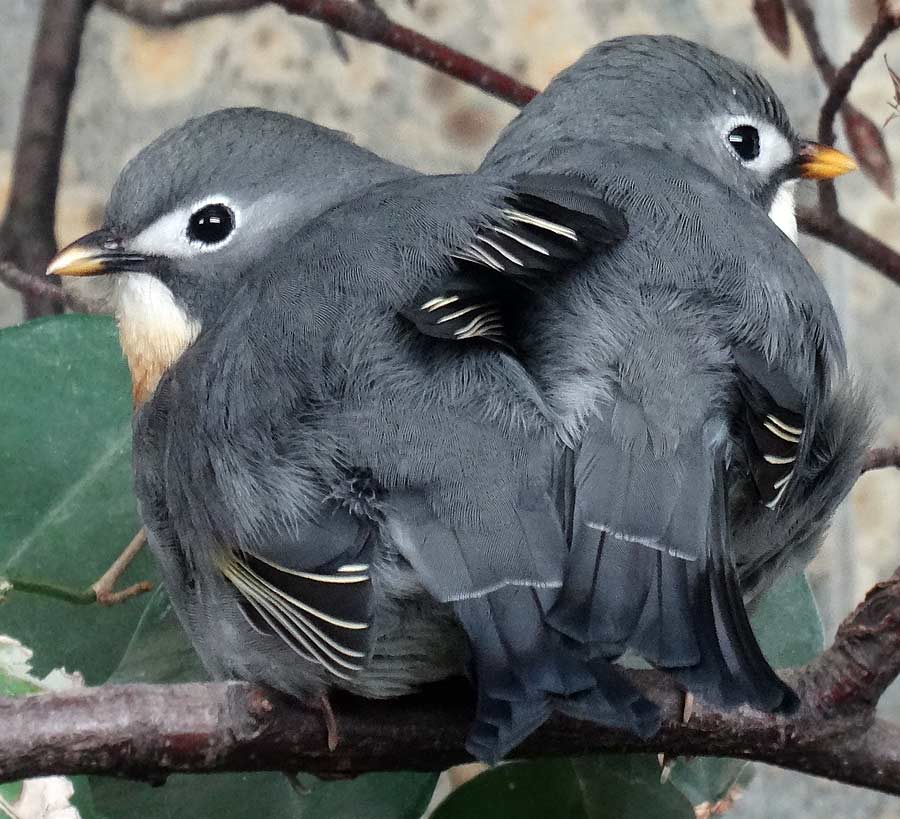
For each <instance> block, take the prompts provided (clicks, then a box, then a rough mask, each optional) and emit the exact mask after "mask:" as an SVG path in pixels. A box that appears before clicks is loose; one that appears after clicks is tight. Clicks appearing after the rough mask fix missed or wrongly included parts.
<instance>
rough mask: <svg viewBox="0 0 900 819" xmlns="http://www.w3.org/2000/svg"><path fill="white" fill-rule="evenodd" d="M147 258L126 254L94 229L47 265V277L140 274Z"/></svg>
mask: <svg viewBox="0 0 900 819" xmlns="http://www.w3.org/2000/svg"><path fill="white" fill-rule="evenodd" d="M146 263H147V259H146V257H144V256H141V255H140V254H137V253H129V252H127V251H126V250H124V249H123V247H122V242H121V241H120V240H119V239H117V238H116V237H115V236H113V235H112V234H111V233H110V232H109V231H107V230H95V231H94V232H93V233H88V234H87V236H82V237H81V238H80V239H77V240H76V241H74V242H72V244H70V245H68V246H67V247H64V248H63V249H62V250H60V251H59V253H57V254H56V255H55V256H54V257H53V258H52V259H51V260H50V264H49V265H47V275H48V276H100V275H102V274H104V273H125V272H127V271H129V270H132V271H140V270H141V269H142V268H143V267H144V265H146Z"/></svg>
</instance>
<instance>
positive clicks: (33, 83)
mask: <svg viewBox="0 0 900 819" xmlns="http://www.w3.org/2000/svg"><path fill="white" fill-rule="evenodd" d="M91 3H92V0H44V4H43V8H42V10H41V19H40V24H39V25H38V33H37V38H36V40H35V46H34V52H33V53H32V58H31V69H30V74H29V77H28V87H27V88H26V91H25V96H24V100H25V103H24V108H23V109H22V118H21V121H20V123H19V133H18V138H17V141H16V152H15V160H14V162H13V170H12V185H11V188H10V193H9V205H8V208H7V212H6V216H5V218H4V220H3V223H2V225H0V259H2V260H4V261H7V262H9V263H11V264H12V265H13V266H14V267H15V268H17V269H18V270H20V271H22V272H24V273H26V274H29V275H31V276H35V277H37V276H40V277H42V279H43V275H44V270H45V268H46V267H47V262H48V261H50V258H51V257H52V256H53V254H54V253H55V252H56V235H55V225H56V191H57V188H58V186H59V167H60V159H61V156H62V149H63V140H64V137H65V129H66V119H67V117H68V113H69V101H70V100H71V97H72V89H73V88H74V87H75V72H76V68H77V66H78V56H79V52H80V49H81V34H82V31H83V30H84V21H85V17H86V16H87V13H88V10H89V9H90V7H91ZM6 272H7V273H8V272H9V271H6ZM4 278H6V277H5V276H4ZM42 283H43V284H47V283H46V282H43V281H42ZM19 289H21V290H22V292H23V293H25V311H26V315H28V316H29V317H31V316H38V315H46V314H48V313H57V312H59V311H60V309H61V305H62V303H63V300H61V299H60V298H58V297H56V296H55V295H51V293H50V291H48V290H46V288H41V287H40V286H32V285H29V286H28V287H19ZM42 290H43V292H41V291H42Z"/></svg>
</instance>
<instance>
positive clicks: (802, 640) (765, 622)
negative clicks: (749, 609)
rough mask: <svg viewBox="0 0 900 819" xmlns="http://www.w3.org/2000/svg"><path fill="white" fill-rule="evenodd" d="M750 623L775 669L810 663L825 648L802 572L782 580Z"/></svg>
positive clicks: (776, 584)
mask: <svg viewBox="0 0 900 819" xmlns="http://www.w3.org/2000/svg"><path fill="white" fill-rule="evenodd" d="M750 619H751V622H752V624H753V631H754V632H755V633H756V637H757V639H758V640H759V644H760V645H761V646H762V649H763V651H764V652H765V655H766V657H767V658H768V660H769V662H770V663H771V664H772V665H773V666H774V667H775V668H790V667H792V666H797V665H803V664H804V663H808V662H809V661H810V660H812V659H813V657H815V656H816V655H817V654H819V653H820V652H821V651H822V648H823V647H824V645H825V632H824V630H823V628H822V618H821V617H820V616H819V609H818V607H817V606H816V599H815V597H813V593H812V589H811V588H810V585H809V581H808V580H807V579H806V575H805V574H803V573H802V572H800V573H798V574H792V575H788V576H786V577H782V578H780V579H779V580H778V581H777V582H776V583H775V584H774V585H773V586H772V588H771V589H769V590H768V591H767V592H766V593H765V594H764V595H762V597H760V599H759V602H758V603H757V604H756V605H755V606H754V611H753V616H752V617H751V618H750Z"/></svg>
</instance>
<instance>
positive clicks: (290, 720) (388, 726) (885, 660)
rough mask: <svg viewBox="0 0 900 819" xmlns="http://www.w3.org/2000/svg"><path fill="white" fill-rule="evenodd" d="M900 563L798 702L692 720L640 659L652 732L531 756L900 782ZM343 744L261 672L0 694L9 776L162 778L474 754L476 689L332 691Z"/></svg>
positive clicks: (326, 770) (594, 735) (556, 726)
mask: <svg viewBox="0 0 900 819" xmlns="http://www.w3.org/2000/svg"><path fill="white" fill-rule="evenodd" d="M898 625H900V569H898V571H897V572H896V573H895V574H894V576H893V577H892V578H891V579H890V580H888V581H885V582H884V583H880V584H878V585H877V586H876V587H875V588H874V589H872V591H870V592H869V594H868V595H867V596H866V599H865V601H864V602H863V603H862V604H860V606H859V607H858V608H857V609H856V611H854V612H853V613H852V614H851V615H850V616H849V617H848V618H847V620H845V622H844V623H843V624H842V625H841V627H840V629H839V630H838V634H837V637H836V639H835V643H834V644H833V645H832V646H831V648H829V649H828V650H827V651H826V652H824V653H823V654H822V655H821V656H820V657H819V658H817V659H816V660H814V661H813V662H812V663H810V664H809V665H808V666H806V667H805V668H803V669H800V670H798V671H794V672H788V673H787V674H786V676H787V677H788V679H789V680H790V681H791V682H792V683H793V684H794V685H795V686H796V688H797V691H798V693H799V695H800V697H801V706H800V708H799V710H798V711H797V713H796V714H794V715H793V716H790V717H785V716H776V715H771V714H763V713H761V712H758V711H753V710H751V709H749V708H741V709H736V710H731V711H726V710H721V709H716V708H712V707H709V706H706V705H703V704H702V703H698V704H697V705H696V706H695V708H694V712H693V714H692V716H691V718H690V720H689V721H688V722H687V723H684V722H683V721H682V708H683V694H682V693H681V692H680V691H679V690H678V689H677V688H675V687H674V686H673V685H672V682H671V680H670V679H669V678H668V677H666V676H665V675H664V674H661V673H659V672H655V671H629V672H627V673H628V674H629V676H630V677H631V678H632V680H633V681H634V682H635V683H636V684H637V685H638V686H640V687H641V689H642V690H643V691H644V692H645V693H646V694H647V696H649V697H650V698H651V699H652V700H654V701H655V702H656V703H658V704H659V706H660V708H661V709H662V712H663V717H664V721H663V727H662V729H661V730H660V732H659V733H658V734H657V735H656V736H654V737H652V738H651V739H649V740H641V739H638V738H636V737H634V736H631V735H630V734H627V733H624V732H622V731H619V730H613V729H608V728H603V727H600V726H596V725H591V724H587V723H576V722H575V721H573V720H570V719H566V718H564V717H555V718H554V719H552V720H551V721H550V722H549V723H548V724H547V725H545V726H544V727H543V728H541V729H540V730H539V731H538V732H536V733H535V734H534V735H533V736H532V737H531V738H530V739H529V740H527V742H526V743H525V744H524V745H523V746H522V747H521V748H520V749H519V751H518V753H517V755H520V756H538V755H540V756H545V755H548V754H584V753H598V752H604V751H612V752H616V753H637V752H657V753H658V752H664V753H667V754H670V755H679V756H681V755H704V756H709V755H713V756H732V757H737V758H742V759H752V760H758V761H761V762H768V763H771V764H775V765H780V766H782V767H786V768H792V769H794V770H798V771H803V772H805V773H810V774H815V775H818V776H824V777H828V778H831V779H836V780H838V781H841V782H846V783H849V784H852V785H860V786H864V787H869V788H875V789H877V790H882V791H885V792H887V793H894V794H900V727H898V726H897V725H894V724H892V723H888V722H884V721H880V720H876V719H875V717H874V706H875V704H876V703H877V701H878V698H879V697H880V696H881V694H882V692H883V691H884V689H885V688H886V686H887V685H888V684H889V683H890V682H891V680H892V679H893V678H894V677H895V676H896V675H897V673H898V671H900V628H898ZM333 705H334V710H335V717H336V721H337V729H338V732H339V735H340V743H339V745H338V747H337V749H336V751H334V752H330V751H329V750H328V747H327V744H328V731H327V726H326V723H325V720H324V719H323V718H322V714H321V711H320V709H319V708H317V707H315V706H312V705H310V706H306V705H303V704H300V703H298V702H296V701H293V700H289V699H288V698H286V697H283V696H282V695H279V694H275V693H273V692H268V691H263V690H262V689H259V688H256V687H254V686H251V685H249V684H247V683H236V682H235V683H208V684H200V683H195V684H187V685H175V686H151V685H124V686H103V687H100V688H94V689H82V690H77V691H66V692H62V693H53V694H41V695H37V696H32V697H24V698H12V699H0V736H3V743H2V746H0V780H4V779H20V778H25V777H32V776H42V775H47V774H86V773H105V774H117V775H120V776H121V775H124V776H131V777H135V778H139V779H148V778H149V779H151V780H153V781H160V780H162V779H164V778H165V777H166V776H167V775H168V774H170V773H175V772H187V771H192V772H201V771H202V772H209V771H237V770H241V771H245V770H281V771H284V770H297V771H308V772H310V773H315V774H320V775H326V776H332V777H334V776H338V777H343V776H355V775H357V774H360V773H364V772H367V771H375V770H439V769H442V768H446V767H448V766H450V765H453V764H456V763H459V762H462V761H465V760H466V758H467V757H466V754H465V752H464V750H463V741H464V737H465V733H466V730H467V726H468V723H469V720H470V719H471V716H472V702H471V698H470V692H469V691H468V689H467V688H466V687H465V686H463V685H462V684H461V683H458V682H457V683H450V684H444V685H442V686H441V687H440V695H439V696H436V695H435V693H434V691H433V690H432V691H431V692H430V693H429V694H424V695H421V696H417V697H408V698H404V699H402V700H393V701H372V700H362V699H357V698H353V697H347V696H343V697H341V696H335V697H334V699H333Z"/></svg>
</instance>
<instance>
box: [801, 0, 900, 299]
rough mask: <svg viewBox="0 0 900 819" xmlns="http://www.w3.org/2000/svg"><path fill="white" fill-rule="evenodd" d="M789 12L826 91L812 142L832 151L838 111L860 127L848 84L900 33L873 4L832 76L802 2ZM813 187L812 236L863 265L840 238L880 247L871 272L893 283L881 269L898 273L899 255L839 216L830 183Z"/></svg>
mask: <svg viewBox="0 0 900 819" xmlns="http://www.w3.org/2000/svg"><path fill="white" fill-rule="evenodd" d="M791 9H792V11H793V12H794V17H795V18H796V20H797V23H798V24H799V26H800V30H801V31H802V32H803V37H804V39H805V40H806V44H807V47H808V48H809V53H810V56H811V57H812V60H813V63H814V64H815V66H816V68H817V70H818V71H819V75H820V76H821V77H822V80H823V82H824V83H825V86H826V87H827V88H828V94H827V96H826V97H825V101H824V102H823V103H822V107H821V108H820V109H819V129H818V139H819V142H822V143H824V144H826V145H833V144H834V140H835V132H834V120H835V117H836V116H837V113H838V111H841V110H842V111H843V115H844V121H845V123H846V124H847V126H848V129H849V127H850V123H851V121H852V122H856V123H861V122H863V121H864V120H865V118H864V117H863V116H862V115H861V114H860V113H859V112H858V111H857V110H856V109H855V108H853V107H852V106H851V105H850V103H849V102H847V94H849V93H850V87H851V86H852V85H853V82H854V80H855V79H856V77H857V75H858V74H859V72H860V70H861V69H862V67H863V66H864V65H865V64H866V63H867V62H868V61H869V59H870V58H871V57H872V55H873V54H874V53H875V49H876V48H878V46H880V45H881V44H882V43H883V42H884V41H885V39H887V37H888V35H889V34H890V33H891V32H893V31H895V30H896V29H897V28H898V27H900V15H898V14H896V13H894V12H890V11H888V9H887V6H886V4H885V3H882V2H879V4H878V16H877V18H876V20H875V23H874V24H873V25H872V27H871V28H870V29H869V32H868V34H867V35H866V36H865V38H864V39H863V42H862V44H861V45H860V46H859V48H858V49H857V50H856V51H855V52H854V53H853V54H852V55H851V56H850V59H848V60H847V62H846V63H845V64H844V65H843V66H842V67H841V69H840V70H837V69H835V67H834V63H832V62H831V60H830V59H829V57H828V54H827V52H826V50H825V46H824V44H823V43H822V39H821V37H820V36H819V31H818V28H817V27H816V20H815V15H814V14H813V11H812V8H811V7H810V5H809V3H808V2H807V0H791ZM874 128H875V126H874V125H873V126H872V129H873V130H874ZM876 133H877V132H876ZM882 147H883V146H882ZM885 161H887V162H888V170H890V168H889V160H887V157H886V155H885ZM864 167H865V166H864ZM818 187H819V216H820V219H819V220H818V222H819V226H820V227H821V228H822V231H821V232H819V233H816V234H813V235H816V236H818V238H820V239H823V240H825V241H827V242H829V243H831V244H833V245H836V246H837V247H841V248H843V249H844V250H847V251H848V252H850V253H851V255H854V256H855V257H856V258H858V259H861V260H862V261H865V262H867V263H868V264H873V263H872V261H869V260H868V259H866V258H863V257H862V256H860V255H858V254H857V253H855V252H854V251H853V250H852V249H850V248H849V247H847V245H846V244H844V243H842V241H841V240H842V238H843V239H845V240H846V238H847V236H848V234H854V233H855V234H856V236H855V237H854V240H855V244H857V245H860V244H864V245H868V244H871V243H878V244H880V245H881V247H880V249H879V252H878V253H877V254H876V256H877V258H879V259H880V260H881V261H883V262H884V264H885V266H875V265H873V266H875V269H876V270H878V271H879V272H881V273H884V274H885V275H886V276H888V277H889V278H891V279H893V280H894V281H895V282H896V281H898V277H897V275H895V274H893V273H891V272H888V269H887V268H892V269H893V270H894V271H896V270H900V255H898V254H896V253H895V252H894V251H893V250H891V248H889V247H888V246H887V245H885V244H883V243H879V242H878V240H877V239H875V238H874V237H872V236H869V235H868V234H867V233H865V232H864V231H862V230H861V229H860V228H857V227H856V226H855V225H853V224H851V223H850V222H847V220H846V219H844V218H843V217H841V216H840V208H839V206H838V198H837V189H836V188H835V186H834V181H833V180H830V179H826V180H822V181H820V182H819V186H818ZM890 190H891V191H893V184H891V186H890ZM807 215H809V214H807ZM798 223H799V224H800V229H801V230H803V232H804V233H808V232H810V231H808V230H806V228H805V227H804V226H803V223H802V220H798ZM867 240H870V241H867Z"/></svg>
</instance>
